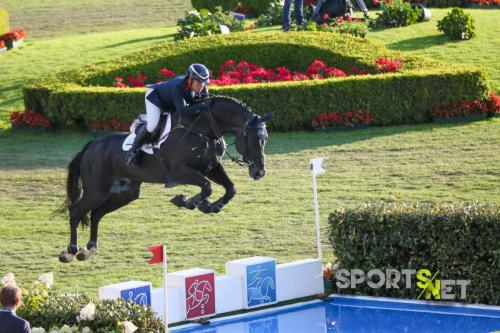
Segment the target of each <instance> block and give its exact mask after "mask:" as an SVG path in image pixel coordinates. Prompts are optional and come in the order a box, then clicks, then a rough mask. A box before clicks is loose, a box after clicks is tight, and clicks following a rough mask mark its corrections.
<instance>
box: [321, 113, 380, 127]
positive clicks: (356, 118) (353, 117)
mask: <svg viewBox="0 0 500 333" xmlns="http://www.w3.org/2000/svg"><path fill="white" fill-rule="evenodd" d="M371 122H372V115H371V113H370V112H368V111H358V110H352V111H350V112H327V113H322V114H320V115H317V116H314V117H313V118H312V119H311V125H312V127H313V128H327V127H347V128H352V127H356V126H359V125H370V124H371Z"/></svg>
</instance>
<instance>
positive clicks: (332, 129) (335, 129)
mask: <svg viewBox="0 0 500 333" xmlns="http://www.w3.org/2000/svg"><path fill="white" fill-rule="evenodd" d="M367 127H368V125H356V126H352V127H348V126H343V127H315V128H314V130H315V131H317V132H345V131H352V130H356V129H362V128H367Z"/></svg>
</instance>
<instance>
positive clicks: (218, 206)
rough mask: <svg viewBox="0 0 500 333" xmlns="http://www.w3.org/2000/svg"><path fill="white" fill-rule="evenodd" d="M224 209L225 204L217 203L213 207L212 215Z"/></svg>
mask: <svg viewBox="0 0 500 333" xmlns="http://www.w3.org/2000/svg"><path fill="white" fill-rule="evenodd" d="M222 207H224V204H222V203H216V204H215V205H212V209H211V210H212V213H216V214H217V213H219V212H220V211H221V210H222Z"/></svg>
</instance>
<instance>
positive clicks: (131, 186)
mask: <svg viewBox="0 0 500 333" xmlns="http://www.w3.org/2000/svg"><path fill="white" fill-rule="evenodd" d="M140 188H141V183H140V182H137V181H130V182H127V185H126V186H122V187H121V188H120V189H119V190H121V192H118V193H116V192H112V193H111V194H110V196H109V198H108V199H107V200H106V201H105V202H104V203H103V204H101V205H100V206H99V207H97V208H95V209H93V210H92V213H91V215H90V221H91V224H90V240H89V242H88V243H87V248H80V250H79V251H78V255H77V256H76V258H77V259H78V260H87V259H88V258H89V257H90V256H92V254H94V253H95V252H96V250H97V231H98V227H99V221H100V220H101V219H102V218H103V216H104V215H106V214H108V213H111V212H113V211H115V210H117V209H119V208H121V207H123V206H125V205H127V204H129V203H131V202H132V201H134V200H136V199H137V198H139V192H140Z"/></svg>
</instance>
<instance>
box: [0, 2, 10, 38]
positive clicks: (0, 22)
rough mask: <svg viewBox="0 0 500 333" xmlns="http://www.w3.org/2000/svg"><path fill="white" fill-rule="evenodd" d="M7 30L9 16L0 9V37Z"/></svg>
mask: <svg viewBox="0 0 500 333" xmlns="http://www.w3.org/2000/svg"><path fill="white" fill-rule="evenodd" d="M9 30H10V28H9V14H8V13H7V11H6V10H5V9H2V8H0V35H2V34H4V33H6V32H7V31H9Z"/></svg>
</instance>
